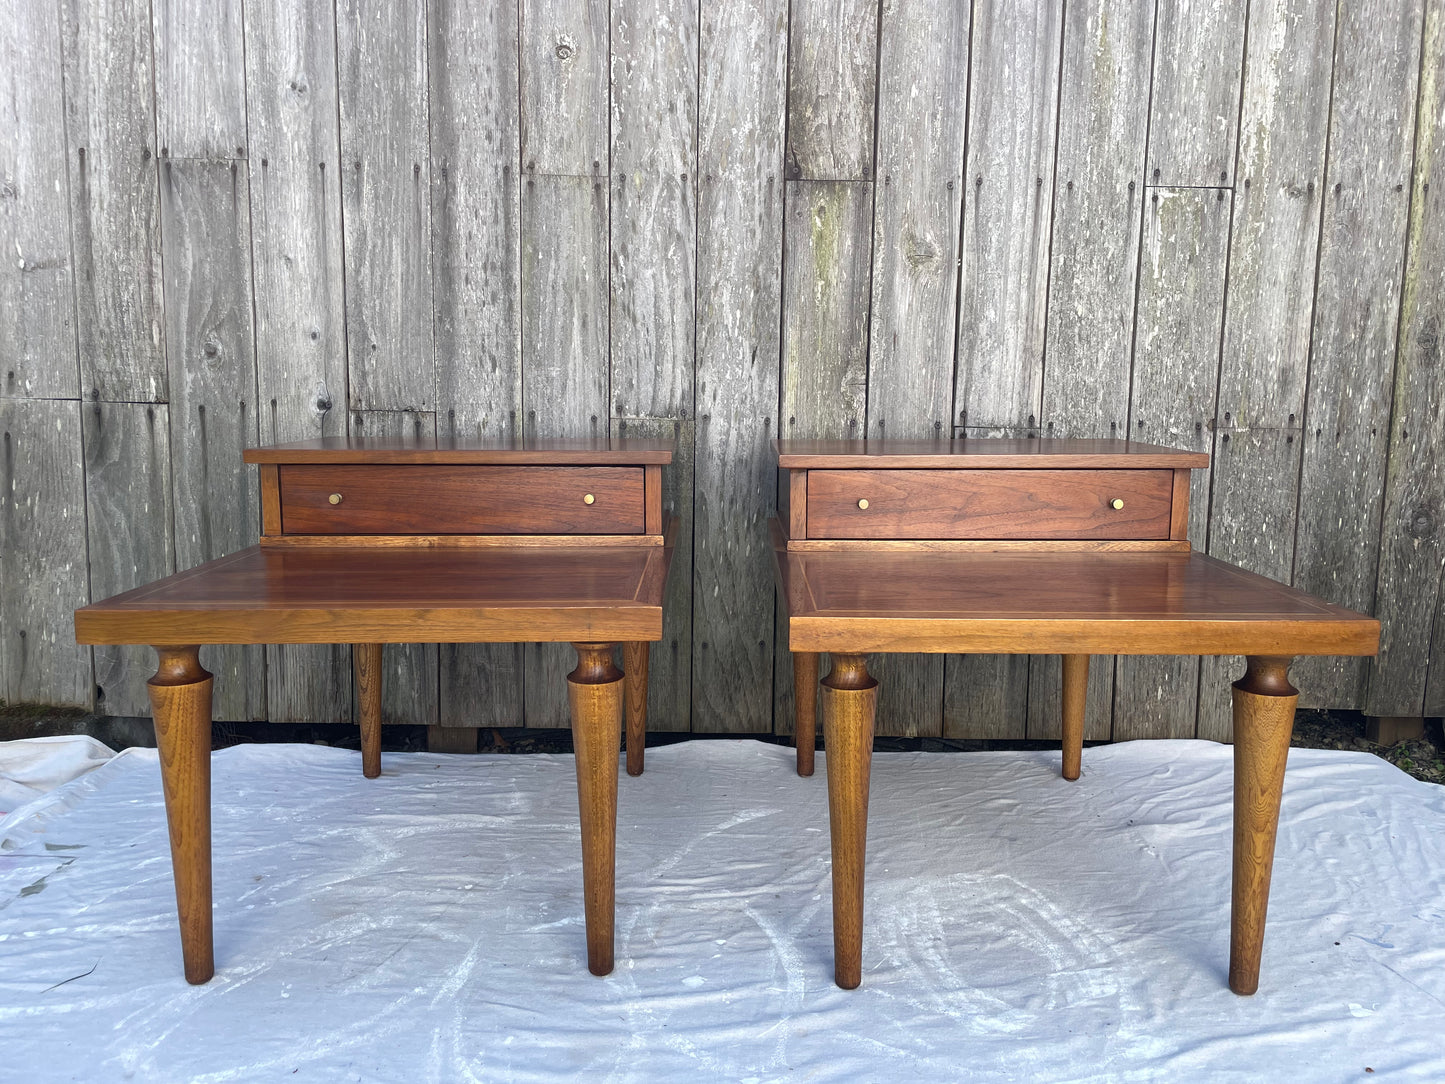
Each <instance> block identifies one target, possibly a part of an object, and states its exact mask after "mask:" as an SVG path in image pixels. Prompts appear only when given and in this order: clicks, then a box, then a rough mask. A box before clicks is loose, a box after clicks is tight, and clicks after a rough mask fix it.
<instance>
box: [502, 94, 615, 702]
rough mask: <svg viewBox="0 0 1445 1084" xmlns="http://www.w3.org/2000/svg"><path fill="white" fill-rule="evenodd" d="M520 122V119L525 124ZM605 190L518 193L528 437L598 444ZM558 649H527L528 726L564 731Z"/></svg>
mask: <svg viewBox="0 0 1445 1084" xmlns="http://www.w3.org/2000/svg"><path fill="white" fill-rule="evenodd" d="M524 115H525V114H524ZM607 345H608V289H607V186H606V183H605V179H604V178H601V177H596V178H593V177H555V176H548V175H543V174H537V175H535V176H533V175H529V176H528V177H527V178H526V183H525V184H524V185H523V190H522V403H523V405H524V407H525V410H526V415H525V422H524V429H525V433H526V435H527V436H530V437H562V436H574V437H575V436H582V437H592V436H597V437H605V436H606V435H607V434H608V432H609V429H610V426H609V423H608V413H607V378H608V370H607ZM575 664H576V660H575V657H574V655H573V652H572V649H571V648H569V647H567V646H566V645H565V644H563V645H557V644H529V645H527V647H526V648H525V649H524V670H523V673H524V677H523V681H522V688H523V696H524V708H525V713H526V722H527V725H528V726H552V727H557V726H567V725H568V720H569V710H568V707H567V682H566V680H565V678H566V675H567V674H568V673H569V672H570V671H571V670H572V668H573V666H574V665H575Z"/></svg>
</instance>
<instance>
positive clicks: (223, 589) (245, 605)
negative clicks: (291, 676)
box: [75, 546, 672, 644]
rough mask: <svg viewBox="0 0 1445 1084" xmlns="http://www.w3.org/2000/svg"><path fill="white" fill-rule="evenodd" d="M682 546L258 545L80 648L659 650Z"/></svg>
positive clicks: (79, 615)
mask: <svg viewBox="0 0 1445 1084" xmlns="http://www.w3.org/2000/svg"><path fill="white" fill-rule="evenodd" d="M671 556H672V548H671V546H666V547H662V546H638V547H630V548H626V547H607V548H601V547H597V548H582V547H578V548H571V547H560V548H559V547H539V546H516V547H495V548H474V547H452V548H448V547H445V546H436V547H418V548H412V547H399V548H386V547H367V546H346V547H336V548H305V549H272V548H262V547H258V546H252V547H251V548H250V549H246V550H242V551H241V552H240V553H235V554H232V555H231V556H229V557H222V558H220V559H219V560H215V561H210V562H208V563H206V564H203V565H199V566H197V567H196V568H192V569H189V570H188V571H186V572H181V573H178V574H177V575H174V576H169V577H167V578H166V579H163V580H157V581H156V582H154V583H150V584H146V585H145V586H143V587H138V588H136V589H135V590H133V591H128V592H126V593H125V594H121V595H117V596H115V597H114V598H110V599H106V600H105V601H103V602H96V603H93V604H91V605H89V606H86V607H83V608H82V609H79V610H77V611H76V613H75V634H76V639H77V640H78V641H79V642H80V643H82V644H158V643H199V644H273V643H296V644H305V643H328V644H329V643H471V642H477V643H532V642H547V641H569V640H570V641H619V640H628V641H636V640H658V639H660V638H661V636H662V595H663V588H664V585H665V583H666V580H667V568H668V563H669V561H670V559H671Z"/></svg>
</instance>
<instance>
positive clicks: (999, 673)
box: [943, 0, 1063, 738]
mask: <svg viewBox="0 0 1445 1084" xmlns="http://www.w3.org/2000/svg"><path fill="white" fill-rule="evenodd" d="M1062 20H1063V9H1062V7H1061V6H1060V5H1056V4H1015V3H1012V2H1010V0H979V2H978V3H976V4H975V5H974V13H973V47H972V50H971V54H970V58H969V62H970V65H971V75H970V79H969V105H968V111H969V118H968V160H967V163H966V166H965V169H964V188H965V191H964V198H963V231H962V244H961V249H960V253H959V255H960V258H961V261H962V269H961V276H962V280H961V282H960V284H959V301H958V308H959V311H958V350H957V356H956V363H955V388H954V407H953V409H954V411H955V412H956V414H955V418H954V420H955V422H956V423H957V425H958V426H960V427H962V426H964V425H968V426H970V427H979V428H978V429H974V428H970V429H963V428H959V429H958V430H957V434H956V435H958V436H982V435H985V433H984V432H983V431H981V430H983V429H986V428H988V427H997V426H1006V427H1021V426H1032V425H1034V424H1035V423H1036V422H1037V421H1038V414H1039V411H1040V409H1041V401H1042V396H1043V372H1044V325H1045V310H1046V307H1047V300H1048V282H1049V239H1050V226H1051V220H1052V216H1053V190H1054V150H1055V134H1056V128H1057V119H1058V106H1059V50H1060V41H1061V34H1062ZM1029 432H1032V430H1029ZM1019 435H1022V433H1020V434H1019ZM1027 706H1028V657H1027V656H1021V655H958V656H950V657H949V658H948V659H947V660H946V662H945V666H944V721H943V732H944V734H945V735H946V736H948V737H959V738H962V737H970V738H971V737H979V738H1022V737H1023V736H1024V728H1025V718H1026V713H1027Z"/></svg>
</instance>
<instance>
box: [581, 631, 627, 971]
mask: <svg viewBox="0 0 1445 1084" xmlns="http://www.w3.org/2000/svg"><path fill="white" fill-rule="evenodd" d="M572 646H573V647H575V648H576V649H577V669H575V670H573V671H572V672H571V673H570V674H568V675H567V697H568V700H569V701H570V702H571V705H572V746H573V749H574V750H575V752H576V759H577V805H578V808H579V810H580V812H581V817H582V897H583V906H584V909H585V912H586V916H587V970H589V971H591V972H592V974H594V975H606V974H608V973H609V972H610V971H611V970H612V918H613V903H614V894H613V893H614V884H613V878H614V871H615V866H616V856H617V756H618V753H619V752H620V750H619V748H618V747H619V745H620V744H621V741H622V696H623V691H622V686H623V677H622V672H621V671H620V670H618V669H617V667H616V666H614V665H613V663H612V648H613V646H614V645H613V644H573V645H572Z"/></svg>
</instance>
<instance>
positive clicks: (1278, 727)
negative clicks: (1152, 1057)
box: [1229, 656, 1299, 994]
mask: <svg viewBox="0 0 1445 1084" xmlns="http://www.w3.org/2000/svg"><path fill="white" fill-rule="evenodd" d="M1247 661H1248V668H1247V669H1246V670H1245V674H1244V677H1242V678H1240V679H1239V680H1238V681H1236V682H1235V683H1234V885H1233V892H1232V896H1231V907H1230V921H1229V988H1230V989H1231V990H1233V991H1234V992H1235V993H1236V994H1252V993H1254V992H1255V991H1256V990H1257V989H1259V958H1260V954H1261V952H1262V951H1263V949H1264V916H1265V911H1266V910H1267V909H1268V907H1269V876H1270V871H1271V869H1272V868H1273V866H1274V838H1275V829H1276V828H1277V827H1278V826H1279V800H1280V795H1281V793H1282V792H1283V790H1284V766H1285V760H1286V758H1287V757H1288V756H1289V739H1290V732H1291V731H1292V730H1293V729H1294V708H1295V702H1296V701H1297V700H1298V699H1299V690H1298V689H1296V688H1294V686H1292V685H1291V684H1290V683H1289V667H1290V663H1291V662H1292V661H1293V660H1292V659H1289V658H1277V657H1264V656H1250V658H1249V659H1248V660H1247Z"/></svg>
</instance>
